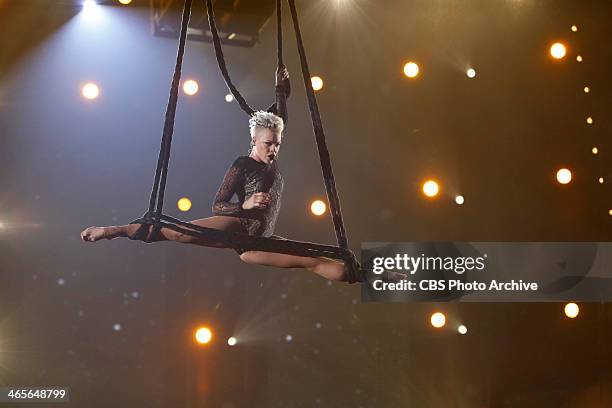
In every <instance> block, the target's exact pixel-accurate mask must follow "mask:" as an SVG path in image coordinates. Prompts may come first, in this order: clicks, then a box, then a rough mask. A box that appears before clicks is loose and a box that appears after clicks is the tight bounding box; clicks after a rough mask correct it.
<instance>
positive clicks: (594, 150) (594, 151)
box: [591, 146, 599, 154]
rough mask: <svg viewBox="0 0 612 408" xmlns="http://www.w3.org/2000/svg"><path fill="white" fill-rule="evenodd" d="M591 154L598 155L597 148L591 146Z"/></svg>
mask: <svg viewBox="0 0 612 408" xmlns="http://www.w3.org/2000/svg"><path fill="white" fill-rule="evenodd" d="M591 153H593V154H597V153H599V149H598V148H597V146H593V148H592V149H591Z"/></svg>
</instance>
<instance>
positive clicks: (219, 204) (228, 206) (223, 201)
mask: <svg viewBox="0 0 612 408" xmlns="http://www.w3.org/2000/svg"><path fill="white" fill-rule="evenodd" d="M242 184H244V173H243V171H242V167H241V166H240V165H239V164H238V160H236V161H235V162H234V164H232V166H231V167H230V168H229V169H228V170H227V172H226V173H225V177H223V182H222V183H221V186H219V190H218V191H217V194H216V195H215V200H214V202H213V207H212V211H213V214H214V215H238V214H240V213H241V212H242V203H240V202H231V199H232V197H233V196H234V194H236V192H237V191H239V189H240V188H241V186H242Z"/></svg>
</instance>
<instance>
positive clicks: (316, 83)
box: [310, 76, 323, 91]
mask: <svg viewBox="0 0 612 408" xmlns="http://www.w3.org/2000/svg"><path fill="white" fill-rule="evenodd" d="M310 83H311V84H312V89H314V90H315V91H320V90H321V89H323V78H321V77H320V76H313V77H312V78H310Z"/></svg>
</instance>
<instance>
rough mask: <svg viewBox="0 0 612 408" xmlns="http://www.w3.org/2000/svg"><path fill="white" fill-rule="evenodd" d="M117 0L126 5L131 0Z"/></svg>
mask: <svg viewBox="0 0 612 408" xmlns="http://www.w3.org/2000/svg"><path fill="white" fill-rule="evenodd" d="M117 1H119V3H121V4H123V5H126V6H127V5H128V4H130V3H131V2H132V0H117Z"/></svg>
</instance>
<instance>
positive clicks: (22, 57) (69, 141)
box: [0, 0, 612, 408]
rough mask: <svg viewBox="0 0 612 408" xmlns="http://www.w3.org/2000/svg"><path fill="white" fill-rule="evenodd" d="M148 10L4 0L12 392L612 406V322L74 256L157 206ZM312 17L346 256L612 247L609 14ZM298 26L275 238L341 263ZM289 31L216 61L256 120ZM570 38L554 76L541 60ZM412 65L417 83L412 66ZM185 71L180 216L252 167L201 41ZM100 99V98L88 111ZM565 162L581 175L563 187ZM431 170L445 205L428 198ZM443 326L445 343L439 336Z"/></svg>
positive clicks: (153, 58) (285, 273)
mask: <svg viewBox="0 0 612 408" xmlns="http://www.w3.org/2000/svg"><path fill="white" fill-rule="evenodd" d="M196 4H197V6H198V7H199V8H201V4H200V2H196ZM148 5H149V3H148V2H147V1H141V2H138V1H135V2H134V3H133V4H131V5H129V6H112V5H103V6H101V9H102V10H101V11H102V14H103V16H102V17H103V18H102V19H101V20H100V21H98V22H97V23H91V22H89V21H87V20H86V19H85V18H84V16H83V15H82V13H81V6H80V4H79V2H76V1H75V2H72V1H68V0H61V1H50V0H34V1H27V2H26V1H22V0H0V132H1V139H0V140H1V142H0V143H1V144H0V187H1V189H0V223H2V224H1V225H2V228H0V385H6V386H8V385H56V386H69V387H71V389H72V403H71V404H70V406H74V407H109V406H115V407H222V408H238V407H364V408H365V407H399V406H409V407H418V408H437V407H445V408H446V407H521V408H524V407H608V406H612V382H611V378H610V368H609V367H610V364H611V363H612V355H611V352H610V347H609V343H610V340H611V339H612V335H611V326H610V324H611V314H612V307H611V306H610V305H609V304H599V303H592V304H581V305H580V306H581V312H580V315H579V317H578V318H577V319H574V320H570V319H567V318H566V317H565V316H564V315H563V304H557V303H540V304H501V303H500V304H461V303H449V304H426V303H424V304H361V303H360V289H359V286H358V285H352V286H350V285H347V284H343V283H331V282H327V281H326V280H324V279H322V278H319V277H317V276H314V275H310V274H309V273H308V272H305V271H298V270H278V269H271V268H264V267H253V266H248V265H246V264H243V263H241V262H240V260H239V259H238V258H237V257H236V255H235V253H234V252H233V251H231V250H216V249H207V248H200V247H194V246H186V245H184V246H182V245H178V244H174V243H161V244H153V245H145V244H143V243H137V242H132V241H128V240H115V241H112V242H110V241H109V242H106V241H105V242H101V243H99V244H96V245H87V244H85V243H83V242H81V241H80V240H79V232H80V231H81V230H82V229H83V228H84V227H87V226H90V225H113V224H120V223H127V222H129V221H131V220H132V219H134V218H136V217H138V216H140V215H142V213H143V212H144V210H145V209H146V205H147V204H148V196H149V192H150V187H151V182H152V176H153V172H154V168H155V160H156V157H157V151H158V148H159V137H160V135H161V127H162V123H163V112H164V109H165V105H166V101H167V95H168V88H169V84H170V77H171V73H172V69H173V64H174V57H175V54H176V45H177V44H176V40H175V39H172V38H161V37H155V36H153V35H152V34H151V30H150V21H149V8H148ZM298 6H299V7H298V8H299V11H300V12H301V16H302V20H301V23H302V30H303V34H304V37H305V41H306V47H307V52H308V55H309V59H310V67H311V71H312V73H313V74H316V75H320V76H321V77H323V79H324V81H325V86H324V88H323V90H322V91H320V92H318V93H317V96H318V101H319V105H320V109H321V112H322V115H323V120H324V124H325V128H326V133H327V137H328V145H329V149H330V152H331V154H332V163H333V165H334V171H335V174H336V181H337V184H338V188H339V193H340V199H341V202H342V205H343V213H344V217H345V223H346V226H347V230H348V234H349V241H350V243H351V245H352V248H353V249H354V250H355V251H358V249H359V245H360V243H361V242H365V241H427V240H441V241H455V240H456V241H461V240H464V241H609V240H611V239H612V228H611V227H612V216H610V215H609V214H608V211H609V209H610V208H612V194H610V182H612V174H611V167H612V166H611V163H612V160H611V159H610V157H611V156H610V153H609V149H610V148H612V145H611V144H610V134H611V130H612V126H611V124H610V114H609V110H610V106H612V103H611V102H612V91H611V81H610V76H609V71H610V64H611V62H612V55H611V52H612V51H611V50H612V47H611V46H610V41H611V40H612V26H611V25H610V21H612V19H611V18H612V3H611V2H609V1H606V0H602V1H570V0H558V1H552V0H539V1H535V0H469V1H458V0H410V1H400V0H390V1H374V0H333V1H332V0H313V1H299V4H298ZM286 20H287V21H286V23H287V24H286V26H285V33H286V43H287V49H286V56H285V58H286V63H287V65H288V67H289V70H290V73H291V75H292V78H293V91H294V92H293V95H292V96H291V99H290V100H289V114H290V123H289V127H288V129H287V130H286V133H285V138H284V143H283V147H282V150H281V154H280V161H279V165H280V167H281V169H282V172H283V175H284V178H285V183H286V184H285V192H284V195H283V210H282V211H281V215H280V219H279V222H278V225H277V230H276V232H277V233H278V234H279V235H283V236H288V237H291V238H295V239H300V240H308V241H315V242H322V243H330V244H333V243H334V235H333V227H332V224H331V219H330V218H329V217H328V216H324V217H322V218H316V217H314V216H312V215H311V214H310V212H309V210H308V206H309V204H310V201H311V200H313V199H315V198H322V197H325V189H324V187H323V182H322V179H321V171H320V165H319V162H318V157H317V152H316V147H315V144H314V138H313V136H312V132H311V125H310V118H309V115H308V111H307V106H306V100H305V94H304V89H303V84H302V83H301V80H300V78H299V76H300V75H299V62H298V58H297V53H296V51H295V45H294V40H293V38H292V35H291V34H292V32H291V31H290V26H289V24H288V23H289V19H288V18H287V19H286ZM573 24H575V25H576V26H577V27H578V31H577V32H572V31H571V30H570V27H571V26H572V25H573ZM274 34H275V33H274V25H273V24H268V25H267V26H266V27H265V28H264V30H263V31H262V33H261V37H260V42H259V44H257V45H256V46H255V47H253V48H239V47H226V48H225V51H226V57H227V59H228V63H229V66H230V71H231V73H232V75H233V77H234V79H235V81H236V83H237V84H238V86H239V88H240V89H241V91H242V92H243V93H244V95H245V96H246V97H247V99H248V100H249V101H250V102H251V103H252V104H253V105H255V106H259V107H262V108H263V107H266V106H268V105H269V104H270V102H271V101H272V98H273V78H274V65H275V38H274ZM555 41H562V42H564V43H565V44H566V46H567V48H568V54H567V56H566V57H565V58H564V59H563V60H560V61H555V60H553V59H551V58H550V56H549V54H548V49H549V47H550V44H551V43H553V42H555ZM577 55H581V56H582V57H583V61H582V62H580V63H579V62H577V61H576V56H577ZM409 60H413V61H418V63H419V65H420V66H421V70H422V72H421V74H420V76H419V78H418V79H415V80H410V79H408V78H406V77H405V76H404V75H403V73H402V67H403V65H404V63H406V62H407V61H409ZM470 66H473V67H474V68H475V69H476V71H477V76H476V78H474V79H469V78H467V76H466V75H465V70H466V69H467V68H468V67H470ZM183 73H184V76H183V77H184V78H193V79H197V80H198V82H199V84H200V91H199V93H198V94H197V95H195V96H192V97H187V96H185V95H184V94H182V93H181V97H180V101H179V109H178V113H177V121H176V128H175V139H174V144H173V156H172V162H171V167H170V173H169V180H168V188H167V193H166V197H167V201H166V202H167V203H168V204H167V205H166V208H167V212H168V213H169V214H170V215H175V216H178V217H180V218H183V219H195V218H202V217H206V216H209V215H210V206H211V201H212V198H213V196H214V193H215V191H216V189H217V186H218V184H219V183H220V180H221V178H222V176H223V174H224V172H225V170H226V168H227V167H228V166H229V164H231V162H232V161H233V159H234V158H235V157H236V156H238V155H244V154H246V152H247V149H248V146H249V138H248V127H247V126H248V124H247V118H246V117H245V116H244V115H243V113H242V112H241V111H240V110H239V108H238V106H237V104H236V103H235V102H234V103H227V102H225V100H224V95H225V94H226V93H227V91H226V88H225V85H224V83H223V81H222V79H221V76H220V74H219V72H218V68H217V66H216V62H215V60H214V55H213V53H212V49H211V45H210V44H208V43H202V42H194V41H191V42H189V43H188V49H187V54H186V59H185V66H184V69H183ZM87 81H95V82H96V83H98V84H99V85H100V89H101V93H100V96H99V98H98V99H97V100H95V101H85V100H83V99H82V98H81V96H80V88H81V86H82V85H83V84H84V83H85V82H87ZM584 86H589V87H590V92H589V93H585V92H583V87H584ZM587 117H592V118H593V120H594V123H593V124H592V125H589V124H587V123H586V118H587ZM593 146H597V147H598V149H599V153H598V154H597V155H594V154H592V152H591V149H592V147H593ZM560 167H569V168H571V169H572V171H573V175H574V179H573V181H572V183H570V184H569V185H567V186H562V185H560V184H558V183H557V182H556V180H555V172H556V170H557V169H558V168H560ZM428 177H435V178H436V179H438V180H439V181H440V183H441V185H442V192H441V195H440V197H438V198H437V199H436V200H427V199H425V198H424V197H423V195H422V194H421V193H420V192H419V189H420V186H421V183H422V182H423V180H425V179H426V178H428ZM599 177H603V178H604V180H605V182H604V183H603V184H600V183H598V181H597V180H598V178H599ZM455 194H462V195H464V196H465V200H466V201H465V204H464V205H462V206H459V205H456V204H455V203H454V196H455ZM183 196H187V197H189V198H190V199H191V200H192V202H193V208H192V209H191V210H190V211H189V212H187V213H181V212H180V211H179V210H178V209H177V208H176V205H175V204H176V202H177V200H178V199H179V198H181V197H183ZM436 310H442V311H444V312H445V313H446V315H447V318H448V321H449V325H448V328H447V329H444V330H435V329H433V328H432V327H431V326H430V324H429V321H428V320H429V315H430V314H431V313H432V312H433V311H436ZM460 322H462V323H464V324H466V325H467V326H468V327H469V332H468V334H467V335H465V336H461V335H458V334H457V333H456V331H455V330H454V327H455V326H456V324H459V323H460ZM199 324H207V325H209V327H211V328H212V329H213V332H214V341H213V342H212V343H211V344H209V345H207V346H205V347H201V346H196V345H195V343H194V342H193V340H192V333H193V330H194V328H195V327H197V325H199ZM453 325H455V326H453ZM229 336H235V337H236V338H237V339H238V344H237V345H236V346H235V347H229V346H228V345H227V344H226V339H227V338H228V337H229ZM287 336H291V337H287ZM288 338H289V339H291V340H290V341H288V340H287V339H288ZM7 406H8V405H7ZM20 406H27V405H20Z"/></svg>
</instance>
